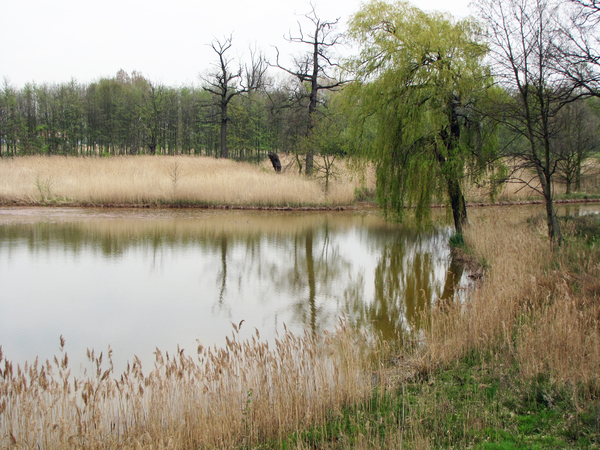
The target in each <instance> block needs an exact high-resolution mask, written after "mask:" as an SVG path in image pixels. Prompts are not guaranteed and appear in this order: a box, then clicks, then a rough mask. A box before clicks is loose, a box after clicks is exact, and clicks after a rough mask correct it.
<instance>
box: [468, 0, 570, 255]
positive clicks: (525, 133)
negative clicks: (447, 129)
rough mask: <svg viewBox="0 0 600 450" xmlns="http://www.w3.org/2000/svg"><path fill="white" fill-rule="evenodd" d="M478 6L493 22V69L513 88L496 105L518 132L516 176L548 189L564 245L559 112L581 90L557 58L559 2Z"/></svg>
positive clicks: (508, 152) (511, 150)
mask: <svg viewBox="0 0 600 450" xmlns="http://www.w3.org/2000/svg"><path fill="white" fill-rule="evenodd" d="M475 6H476V10H477V14H478V16H479V17H480V18H481V19H482V21H483V22H484V23H485V24H486V25H487V42H488V45H489V48H490V57H491V58H492V61H491V64H490V66H491V68H492V71H493V75H494V77H495V78H496V80H497V81H498V83H499V84H500V85H501V86H502V87H503V88H504V92H505V93H507V94H506V95H498V96H497V98H495V99H494V100H493V101H492V106H491V108H490V111H491V112H492V117H493V118H495V119H496V120H497V121H498V122H500V123H502V125H503V126H504V127H506V128H507V129H508V130H509V132H510V133H511V134H512V136H514V140H513V142H512V144H511V145H508V146H507V147H506V148H505V149H504V156H506V157H507V159H508V160H509V161H510V162H511V166H512V169H513V170H512V172H511V173H512V175H513V180H514V179H515V178H518V181H520V182H522V183H525V184H527V185H529V186H530V187H531V188H533V189H534V190H536V191H538V192H539V193H540V194H542V195H543V197H544V200H545V204H546V214H547V224H548V235H549V238H550V240H551V242H553V243H557V244H559V245H560V243H562V234H561V230H560V225H559V222H558V220H557V217H556V212H555V210H554V202H553V197H554V193H553V187H552V181H553V177H554V176H555V174H556V172H557V168H558V164H559V161H560V159H561V156H560V154H559V153H558V152H556V151H555V150H556V149H555V148H554V147H553V145H552V139H553V135H554V134H555V133H556V132H557V129H556V125H555V124H556V120H555V118H556V116H557V114H558V113H559V111H560V110H561V109H562V108H563V107H564V106H565V105H567V104H569V103H570V102H572V101H574V100H575V99H577V97H579V95H580V92H579V90H578V89H579V86H578V84H577V83H574V82H573V79H572V78H571V77H569V76H566V75H565V74H564V72H563V71H561V70H560V68H559V67H558V64H557V61H558V59H559V58H560V51H559V50H558V49H560V47H561V45H562V44H563V36H562V33H561V30H560V27H559V26H557V24H558V23H559V22H560V19H561V18H560V14H559V9H558V8H559V5H558V4H557V3H554V2H553V0H479V1H477V3H476V4H475ZM532 172H533V174H534V175H533V176H531V177H529V176H526V174H528V173H532ZM519 174H520V175H519Z"/></svg>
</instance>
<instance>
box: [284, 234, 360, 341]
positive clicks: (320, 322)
mask: <svg viewBox="0 0 600 450" xmlns="http://www.w3.org/2000/svg"><path fill="white" fill-rule="evenodd" d="M292 242H293V245H292V248H291V249H288V251H287V252H285V254H290V253H291V255H293V259H292V261H290V263H291V267H290V266H287V267H283V268H280V269H279V271H278V273H277V274H276V275H275V278H274V279H273V282H274V284H275V285H276V286H277V287H279V288H282V287H283V288H284V289H286V290H288V291H289V292H291V293H292V294H293V297H294V298H295V299H297V300H296V301H295V302H294V303H293V305H292V312H293V314H294V317H295V322H296V323H301V324H303V326H304V327H305V328H306V329H309V330H310V332H311V333H312V334H313V335H315V334H316V333H318V332H319V331H320V330H322V329H323V328H327V325H329V323H328V322H329V321H331V319H333V317H331V312H330V311H331V310H332V309H334V308H332V307H331V306H333V305H331V304H329V305H328V304H327V303H328V302H332V301H334V295H335V292H336V291H339V290H341V289H343V288H342V286H343V284H344V283H346V282H347V280H349V279H350V277H351V271H352V264H351V263H350V262H349V261H347V260H344V259H343V258H342V256H341V255H340V251H339V246H338V245H334V244H333V243H332V239H331V230H330V226H329V224H328V223H327V222H325V224H324V225H323V227H322V228H321V229H315V228H309V229H307V230H304V231H301V232H297V233H296V234H295V235H294V238H293V241H292ZM284 261H285V256H284ZM336 306H337V305H336ZM335 309H337V307H336V308H335ZM328 310H330V311H328Z"/></svg>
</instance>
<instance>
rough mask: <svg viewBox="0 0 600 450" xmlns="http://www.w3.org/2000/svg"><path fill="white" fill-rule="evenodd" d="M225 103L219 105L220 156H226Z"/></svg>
mask: <svg viewBox="0 0 600 450" xmlns="http://www.w3.org/2000/svg"><path fill="white" fill-rule="evenodd" d="M227 157H228V154H227V105H226V104H224V105H222V106H221V158H227Z"/></svg>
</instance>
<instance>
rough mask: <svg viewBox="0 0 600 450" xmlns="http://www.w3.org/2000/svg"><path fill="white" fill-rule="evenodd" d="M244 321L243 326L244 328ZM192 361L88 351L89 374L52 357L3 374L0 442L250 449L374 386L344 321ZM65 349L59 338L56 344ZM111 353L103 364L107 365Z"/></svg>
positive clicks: (231, 344)
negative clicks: (329, 330) (146, 361)
mask: <svg viewBox="0 0 600 450" xmlns="http://www.w3.org/2000/svg"><path fill="white" fill-rule="evenodd" d="M242 326H243V324H242ZM233 327H234V332H233V334H232V338H231V339H229V338H228V339H227V346H226V347H225V348H222V349H217V348H213V349H206V348H202V347H201V346H200V347H199V348H198V355H197V357H190V356H187V355H184V354H183V352H181V353H179V354H175V355H168V354H163V353H162V352H161V351H160V350H158V349H157V350H156V362H155V364H154V367H153V368H151V369H150V370H149V371H148V372H144V371H143V370H142V367H141V363H140V362H139V360H137V359H136V361H135V362H134V363H133V365H132V366H131V367H128V369H127V371H126V372H125V373H123V374H115V373H113V372H112V363H111V361H110V351H109V353H108V358H105V360H104V362H103V361H102V360H103V355H99V356H98V355H95V354H94V353H93V352H91V353H90V352H88V353H89V355H88V357H89V359H90V361H91V365H92V370H91V371H90V372H89V373H88V374H87V375H86V376H84V377H83V378H82V379H77V378H76V377H73V376H72V375H71V374H70V371H69V366H68V358H67V356H66V354H63V355H61V357H60V358H55V360H54V362H49V361H47V362H45V363H43V364H38V362H37V361H35V362H34V363H33V364H32V365H29V366H27V365H26V366H25V367H24V368H23V369H21V368H20V367H13V365H12V364H11V363H10V362H6V363H5V364H4V366H5V367H4V369H3V370H0V392H1V393H2V403H1V406H0V446H1V447H2V448H7V447H10V448H13V447H14V448H43V449H47V450H50V449H65V448H103V449H110V448H115V449H116V448H119V449H140V448H152V449H166V448H170V449H195V448H205V447H210V448H234V447H240V446H244V447H246V446H247V447H250V446H253V445H256V444H257V443H259V442H261V441H265V440H277V439H278V438H281V437H284V436H286V435H287V434H289V433H291V432H292V431H294V430H297V429H300V428H302V427H304V426H308V425H311V424H315V423H320V422H322V421H323V420H324V418H325V414H326V413H327V411H328V410H330V411H331V410H333V411H335V410H337V409H339V408H341V407H343V406H344V405H346V404H349V403H352V402H357V401H360V400H361V399H362V398H364V397H365V395H367V394H368V393H369V391H370V389H371V384H370V383H371V381H370V372H368V371H367V368H368V363H367V362H366V361H368V355H366V349H367V348H368V347H367V345H366V342H365V340H364V339H363V338H362V336H360V335H358V334H356V333H354V332H353V331H351V330H350V329H348V328H346V326H345V325H344V324H343V323H341V325H340V327H339V328H338V330H337V332H336V333H335V334H333V335H325V336H324V337H323V338H319V339H318V340H314V339H313V338H312V337H310V336H309V335H308V334H307V335H305V336H303V337H297V336H293V335H292V334H290V333H286V334H285V335H283V336H280V338H279V339H277V340H276V342H275V344H274V345H271V346H270V345H269V344H268V343H266V342H263V341H261V340H260V337H259V334H258V331H257V332H256V336H255V337H253V338H252V339H251V340H247V341H243V342H240V341H238V339H237V327H236V326H235V325H233ZM61 345H62V343H61ZM107 359H108V361H107Z"/></svg>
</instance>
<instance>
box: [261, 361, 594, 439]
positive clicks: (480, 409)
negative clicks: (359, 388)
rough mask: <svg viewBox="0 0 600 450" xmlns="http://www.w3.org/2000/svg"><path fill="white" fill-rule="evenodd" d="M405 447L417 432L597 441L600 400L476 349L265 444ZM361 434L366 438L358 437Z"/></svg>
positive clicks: (419, 436)
mask: <svg viewBox="0 0 600 450" xmlns="http://www.w3.org/2000/svg"><path fill="white" fill-rule="evenodd" d="M399 430H402V440H403V443H404V446H405V448H413V444H414V443H415V442H420V441H422V440H423V439H424V438H425V439H427V440H428V441H429V445H430V446H431V448H479V449H547V448H553V449H562V448H565V449H567V448H590V449H593V448H600V404H599V402H598V401H594V399H586V398H583V397H581V396H579V395H578V393H577V391H576V390H574V389H569V388H563V389H558V388H557V387H556V386H553V385H552V383H551V382H550V381H549V377H539V379H538V380H535V381H534V382H528V383H526V382H523V381H521V379H520V377H519V373H518V366H517V364H516V363H515V361H514V360H512V358H511V357H510V356H509V355H508V354H504V355H499V354H493V353H491V352H490V353H488V354H478V353H472V354H471V355H469V356H467V357H465V358H463V359H462V360H460V361H457V362H456V363H455V365H454V366H453V367H448V368H446V369H444V370H442V371H439V372H437V373H434V374H432V375H430V376H429V377H428V378H417V379H413V380H410V381H407V382H405V383H404V386H402V385H399V386H396V387H394V388H392V389H382V388H381V387H380V388H377V389H375V390H374V391H373V395H372V397H371V398H370V399H369V400H368V401H367V402H365V403H362V404H359V405H354V406H349V407H347V408H345V409H343V410H341V411H338V412H336V413H334V412H330V415H329V419H328V421H327V423H326V425H325V426H323V427H320V428H313V429H309V430H306V431H304V432H301V433H295V434H293V435H291V436H289V437H288V439H287V440H284V441H282V442H277V443H271V444H269V445H266V446H265V448H281V449H291V448H298V447H302V448H332V449H342V448H386V445H387V443H389V442H390V441H394V440H395V441H398V440H399V438H400V434H399ZM365 442H367V443H368V444H366V445H365Z"/></svg>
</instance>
